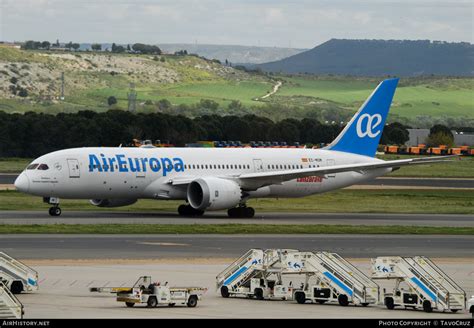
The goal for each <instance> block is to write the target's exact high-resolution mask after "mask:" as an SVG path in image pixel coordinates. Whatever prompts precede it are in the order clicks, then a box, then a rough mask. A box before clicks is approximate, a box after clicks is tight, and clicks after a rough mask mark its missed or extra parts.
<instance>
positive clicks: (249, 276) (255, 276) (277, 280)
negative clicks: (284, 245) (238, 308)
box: [216, 249, 297, 300]
mask: <svg viewBox="0 0 474 328" xmlns="http://www.w3.org/2000/svg"><path fill="white" fill-rule="evenodd" d="M293 252H297V251H296V250H290V249H267V250H262V249H250V250H249V251H248V252H247V253H245V254H244V255H242V256H241V257H240V258H238V259H237V260H235V261H234V262H233V263H232V264H231V265H229V266H228V267H227V268H226V269H225V270H224V271H222V272H221V273H219V274H218V275H217V277H216V289H217V290H219V291H220V293H221V296H222V297H224V298H228V297H229V296H246V297H248V298H256V299H258V300H263V299H266V300H269V299H278V300H291V299H293V286H292V285H291V284H288V285H287V284H284V283H283V280H282V275H283V274H284V273H286V272H287V271H288V269H287V265H286V256H287V254H288V253H293Z"/></svg>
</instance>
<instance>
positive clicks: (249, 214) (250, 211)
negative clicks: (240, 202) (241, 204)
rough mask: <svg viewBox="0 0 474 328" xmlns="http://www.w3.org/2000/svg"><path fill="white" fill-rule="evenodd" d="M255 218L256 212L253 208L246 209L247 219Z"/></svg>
mask: <svg viewBox="0 0 474 328" xmlns="http://www.w3.org/2000/svg"><path fill="white" fill-rule="evenodd" d="M254 216H255V210H254V209H253V207H245V217H246V218H253V217H254Z"/></svg>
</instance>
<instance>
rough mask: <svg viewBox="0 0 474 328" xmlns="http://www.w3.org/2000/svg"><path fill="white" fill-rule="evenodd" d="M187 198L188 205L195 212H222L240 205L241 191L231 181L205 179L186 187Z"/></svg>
mask: <svg viewBox="0 0 474 328" xmlns="http://www.w3.org/2000/svg"><path fill="white" fill-rule="evenodd" d="M187 196H188V201H189V204H190V205H191V206H192V207H193V208H195V209H197V210H224V209H229V208H232V207H235V206H236V205H238V204H239V203H240V201H241V199H242V190H241V189H240V186H239V185H238V184H237V183H235V182H233V181H230V180H226V179H221V178H215V177H205V178H199V179H196V180H194V181H192V182H191V183H190V184H189V185H188V190H187Z"/></svg>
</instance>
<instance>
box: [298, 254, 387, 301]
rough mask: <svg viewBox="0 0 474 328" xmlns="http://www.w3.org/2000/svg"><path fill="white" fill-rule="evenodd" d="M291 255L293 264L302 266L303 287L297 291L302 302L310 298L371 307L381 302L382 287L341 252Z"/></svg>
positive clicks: (310, 299) (300, 272) (311, 299)
mask: <svg viewBox="0 0 474 328" xmlns="http://www.w3.org/2000/svg"><path fill="white" fill-rule="evenodd" d="M291 256H292V257H293V259H292V263H299V264H300V265H301V269H300V270H299V272H298V273H299V274H304V275H305V283H304V285H303V288H301V289H299V290H295V292H294V298H295V300H296V301H297V302H298V303H299V304H304V303H306V302H307V301H311V302H313V303H319V304H324V303H326V302H337V303H339V305H341V306H348V305H349V304H354V305H362V306H368V305H369V304H377V303H378V302H379V291H380V288H379V286H378V285H377V284H376V283H375V282H374V281H372V280H371V279H370V278H369V277H367V276H366V275H365V274H364V273H362V271H360V270H359V269H357V268H356V267H355V266H353V265H352V264H351V263H349V262H348V261H347V260H345V259H344V258H342V257H341V256H340V255H339V254H336V253H329V252H301V253H294V254H291Z"/></svg>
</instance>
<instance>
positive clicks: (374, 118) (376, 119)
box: [356, 113, 382, 138]
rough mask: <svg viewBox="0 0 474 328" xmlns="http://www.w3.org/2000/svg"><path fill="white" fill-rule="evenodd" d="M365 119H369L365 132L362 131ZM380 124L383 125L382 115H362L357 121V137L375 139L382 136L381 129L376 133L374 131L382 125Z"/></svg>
mask: <svg viewBox="0 0 474 328" xmlns="http://www.w3.org/2000/svg"><path fill="white" fill-rule="evenodd" d="M365 119H367V122H366V123H365V131H362V128H363V127H364V121H365ZM380 123H382V115H380V114H374V115H369V114H367V113H365V114H362V115H361V116H360V117H359V119H358V120H357V126H356V129H357V135H358V136H359V138H364V137H366V136H368V137H369V138H375V137H376V136H378V135H379V134H380V129H378V130H377V131H376V132H375V133H374V130H375V129H376V128H377V127H378V126H379V125H380Z"/></svg>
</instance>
